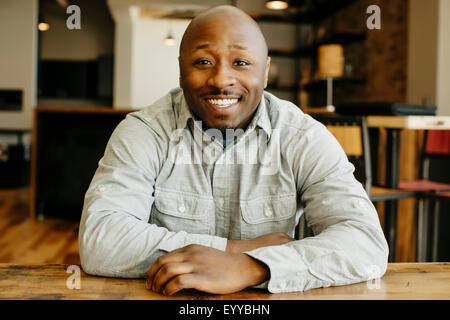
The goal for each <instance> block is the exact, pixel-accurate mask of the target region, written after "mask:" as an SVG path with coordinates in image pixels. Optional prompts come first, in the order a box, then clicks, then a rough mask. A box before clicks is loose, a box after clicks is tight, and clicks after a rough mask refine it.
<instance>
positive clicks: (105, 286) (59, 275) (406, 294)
mask: <svg viewBox="0 0 450 320" xmlns="http://www.w3.org/2000/svg"><path fill="white" fill-rule="evenodd" d="M67 267H68V265H13V264H0V299H49V300H53V299H56V300H59V299H64V300H65V299H71V300H72V299H76V300H80V299H98V300H109V299H114V300H116V299H120V300H122V299H135V300H142V299H150V300H161V299H195V300H197V299H205V300H212V299H213V300H215V299H218V300H223V299H227V300H241V299H242V300H246V299H251V300H266V299H282V300H304V299H315V300H330V299H337V300H341V299H351V300H365V299H371V300H379V299H382V300H391V299H395V300H414V299H423V300H427V299H433V300H448V299H450V263H391V264H389V267H388V270H387V272H386V274H385V275H384V276H383V277H382V278H381V279H380V280H379V282H378V283H377V280H374V281H372V282H370V283H367V282H362V283H357V284H353V285H347V286H339V287H328V288H320V289H313V290H309V291H305V292H294V293H279V294H270V293H268V292H267V291H265V290H256V289H247V290H244V291H241V292H238V293H234V294H229V295H211V294H206V293H201V292H198V291H194V290H185V291H181V292H179V293H177V294H175V295H174V296H172V297H166V296H163V295H160V294H157V293H153V292H151V291H149V290H146V289H145V282H144V280H143V279H118V278H102V277H93V276H88V275H86V274H85V273H84V272H83V271H81V273H80V289H68V288H67V284H66V283H67V280H68V278H69V277H71V276H73V275H74V273H67V272H66V270H67ZM74 283H75V282H70V280H69V284H74Z"/></svg>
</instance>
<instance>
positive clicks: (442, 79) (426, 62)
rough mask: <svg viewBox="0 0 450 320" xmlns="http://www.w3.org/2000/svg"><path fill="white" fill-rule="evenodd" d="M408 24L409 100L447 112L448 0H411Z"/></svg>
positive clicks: (449, 107) (449, 109)
mask: <svg viewBox="0 0 450 320" xmlns="http://www.w3.org/2000/svg"><path fill="white" fill-rule="evenodd" d="M408 28H409V35H408V73H407V74H408V79H407V100H408V103H412V104H421V103H422V99H423V98H427V99H428V103H429V104H431V105H435V106H437V107H438V108H437V114H438V115H446V116H450V58H449V57H450V1H449V0H428V1H423V0H410V2H409V25H408Z"/></svg>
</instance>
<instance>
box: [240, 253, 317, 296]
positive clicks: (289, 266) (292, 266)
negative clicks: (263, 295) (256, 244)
mask: <svg viewBox="0 0 450 320" xmlns="http://www.w3.org/2000/svg"><path fill="white" fill-rule="evenodd" d="M244 253H245V254H247V255H249V256H251V257H252V258H254V259H256V260H258V261H261V262H263V263H265V264H266V265H267V266H268V267H269V270H270V279H269V280H268V281H265V282H263V283H261V284H259V285H257V286H256V287H255V288H267V289H268V290H269V292H271V293H278V292H293V291H303V290H305V287H308V283H309V282H310V281H311V277H310V275H309V272H308V267H307V266H306V264H305V263H304V262H303V261H302V259H301V258H300V256H299V254H298V252H296V251H295V249H293V248H291V247H288V246H270V247H262V248H258V249H255V250H252V251H247V252H244Z"/></svg>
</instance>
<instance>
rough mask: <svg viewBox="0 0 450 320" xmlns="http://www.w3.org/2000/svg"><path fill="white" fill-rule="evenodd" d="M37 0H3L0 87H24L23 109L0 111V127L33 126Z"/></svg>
mask: <svg viewBox="0 0 450 320" xmlns="http://www.w3.org/2000/svg"><path fill="white" fill-rule="evenodd" d="M37 22H38V1H37V0H2V1H0V43H1V44H2V45H1V46H0V88H2V89H22V90H23V107H22V111H20V112H19V111H0V128H2V129H12V128H22V129H30V128H31V127H32V119H33V108H34V106H35V105H36V78H37V76H36V65H37V32H38V30H37Z"/></svg>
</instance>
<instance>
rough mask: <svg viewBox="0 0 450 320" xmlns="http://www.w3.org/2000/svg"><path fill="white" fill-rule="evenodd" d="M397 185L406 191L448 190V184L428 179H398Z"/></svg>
mask: <svg viewBox="0 0 450 320" xmlns="http://www.w3.org/2000/svg"><path fill="white" fill-rule="evenodd" d="M398 187H399V189H402V190H408V191H423V192H426V191H439V190H441V191H450V184H447V183H440V182H434V181H430V180H409V181H400V182H399V183H398Z"/></svg>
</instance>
